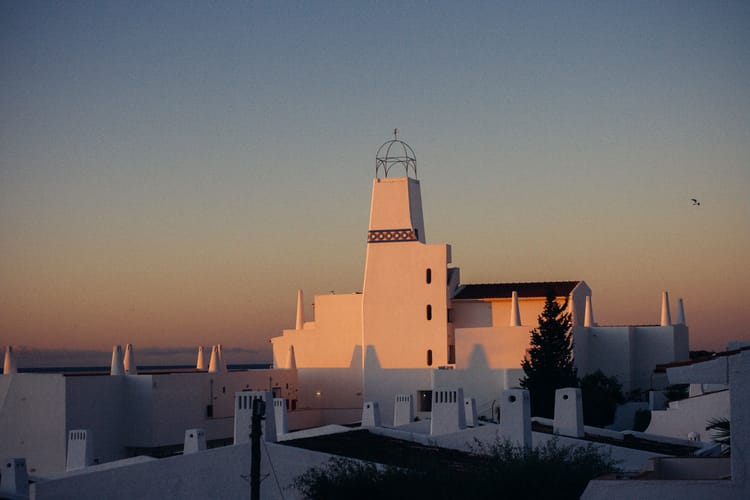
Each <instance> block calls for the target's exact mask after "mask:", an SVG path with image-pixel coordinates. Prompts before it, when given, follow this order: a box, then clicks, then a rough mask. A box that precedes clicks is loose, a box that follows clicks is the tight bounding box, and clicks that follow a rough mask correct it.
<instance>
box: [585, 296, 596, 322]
mask: <svg viewBox="0 0 750 500" xmlns="http://www.w3.org/2000/svg"><path fill="white" fill-rule="evenodd" d="M595 325H596V323H594V309H593V308H592V307H591V295H586V309H585V311H584V315H583V326H595Z"/></svg>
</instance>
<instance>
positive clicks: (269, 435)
mask: <svg viewBox="0 0 750 500" xmlns="http://www.w3.org/2000/svg"><path fill="white" fill-rule="evenodd" d="M234 399H235V405H234V444H241V443H247V442H249V441H250V426H251V424H252V419H253V403H254V401H256V400H260V401H263V403H264V404H265V413H264V418H263V422H262V425H261V432H262V434H263V439H265V440H266V441H268V442H272V443H275V442H276V439H277V436H276V418H275V417H274V415H273V393H271V391H241V392H237V393H235V395H234Z"/></svg>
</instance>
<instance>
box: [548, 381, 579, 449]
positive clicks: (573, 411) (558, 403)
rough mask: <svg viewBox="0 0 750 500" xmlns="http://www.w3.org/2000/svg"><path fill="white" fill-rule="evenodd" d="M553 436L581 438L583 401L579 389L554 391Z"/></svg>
mask: <svg viewBox="0 0 750 500" xmlns="http://www.w3.org/2000/svg"><path fill="white" fill-rule="evenodd" d="M553 432H554V433H555V434H560V435H563V436H569V437H575V438H581V437H583V400H582V398H581V389H578V388H573V387H568V388H565V389H557V390H556V391H555V424H554V428H553Z"/></svg>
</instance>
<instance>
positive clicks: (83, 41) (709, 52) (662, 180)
mask: <svg viewBox="0 0 750 500" xmlns="http://www.w3.org/2000/svg"><path fill="white" fill-rule="evenodd" d="M748 49H750V6H749V5H748V4H747V3H746V2H708V1H706V2H659V3H656V2H559V3H554V4H553V3H548V2H461V3H458V2H368V3H364V2H363V3H354V2H159V3H152V2H127V3H126V2H106V1H105V2H65V3H61V2H2V3H0V68H2V71H0V113H1V114H2V116H3V120H2V123H0V234H2V245H1V246H0V317H3V318H5V320H4V321H3V322H2V324H0V344H4V343H11V344H17V345H26V346H31V347H36V348H41V347H48V348H54V349H57V348H61V347H74V348H81V349H107V348H108V347H109V346H111V345H112V344H114V343H125V342H133V343H134V344H136V346H138V345H142V346H151V347H164V346H167V347H169V346H185V345H195V344H198V343H203V344H205V345H210V344H212V343H216V342H220V341H221V342H223V343H224V344H225V345H230V346H237V347H241V348H248V349H257V350H258V356H259V358H263V357H264V356H265V357H267V353H268V343H267V340H268V338H269V337H271V336H273V335H277V334H278V333H279V329H280V328H283V327H289V326H291V325H292V324H293V321H294V300H295V293H296V289H297V288H298V287H301V288H303V289H304V290H305V292H306V294H307V296H308V298H309V299H310V301H311V300H312V295H313V294H314V293H327V292H328V291H329V290H340V291H352V290H359V289H360V288H361V280H362V271H363V263H364V246H365V231H366V224H367V217H368V214H367V211H368V209H369V187H370V179H371V178H372V177H373V175H374V154H375V151H376V150H377V147H378V146H379V145H380V144H381V143H382V142H384V141H385V140H387V139H388V138H389V137H390V135H391V133H392V130H393V129H394V128H395V127H398V128H399V130H400V136H401V137H402V138H403V139H405V140H406V141H407V142H409V143H410V144H411V146H412V147H413V148H414V150H415V151H416V154H417V159H418V165H419V167H418V168H419V177H420V180H421V182H422V195H423V200H424V209H425V218H426V224H427V238H428V241H430V242H433V243H443V242H447V243H451V244H452V245H453V256H454V265H456V266H459V267H461V269H462V276H463V278H464V281H465V282H493V281H497V282H503V281H533V280H556V279H561V280H567V279H583V280H586V281H587V283H589V285H590V286H591V287H592V289H593V290H594V307H595V313H596V316H597V318H596V319H597V321H599V322H600V323H603V324H623V323H651V322H656V321H658V317H659V316H658V315H659V310H658V307H659V300H660V299H659V298H660V294H661V291H662V290H664V289H666V290H669V291H670V294H671V295H672V296H673V298H674V299H676V298H677V297H683V298H684V299H685V305H686V313H687V319H688V323H689V325H690V326H691V338H692V343H693V345H694V347H710V348H721V347H723V345H724V343H725V342H726V341H727V340H732V339H745V340H750V330H749V329H748V327H747V324H748V323H750V306H748V304H747V301H746V300H745V299H744V295H746V293H747V292H746V289H747V285H746V284H747V283H748V282H749V281H750V266H748V265H747V256H748V255H749V254H750V231H748V228H749V227H750V225H749V224H748V221H750V201H749V200H750V196H748V189H749V188H750V146H749V144H750V95H749V94H750V92H749V90H750V88H749V85H750V84H749V82H750V50H748ZM690 198H698V199H700V201H701V206H700V207H693V206H692V205H691V202H690ZM239 361H244V360H238V362H239ZM250 361H252V360H250Z"/></svg>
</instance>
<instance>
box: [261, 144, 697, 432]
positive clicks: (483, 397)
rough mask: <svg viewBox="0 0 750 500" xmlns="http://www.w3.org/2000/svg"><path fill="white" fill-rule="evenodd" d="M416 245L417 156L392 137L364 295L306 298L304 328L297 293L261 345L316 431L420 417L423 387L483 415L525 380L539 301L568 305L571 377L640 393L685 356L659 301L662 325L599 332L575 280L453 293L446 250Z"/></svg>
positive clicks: (421, 240)
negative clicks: (288, 374)
mask: <svg viewBox="0 0 750 500" xmlns="http://www.w3.org/2000/svg"><path fill="white" fill-rule="evenodd" d="M399 174H400V175H402V176H398V175H399ZM426 241H427V240H426V231H425V227H424V218H423V215H422V200H421V191H420V183H419V180H418V179H417V168H416V158H415V155H414V152H413V151H412V149H411V148H410V147H409V146H408V145H407V144H406V143H404V142H403V141H400V140H398V139H397V138H395V139H393V140H391V141H388V142H386V143H385V144H383V145H382V146H381V148H380V149H379V150H378V154H377V155H376V172H375V179H374V180H373V182H372V203H371V208H370V222H369V228H368V234H367V254H366V261H365V270H364V280H363V286H362V292H361V293H360V292H357V293H352V294H350V295H317V296H315V300H314V306H315V307H314V311H315V317H314V319H313V320H312V321H307V322H305V321H304V317H303V303H302V294H301V293H299V294H298V304H297V324H296V326H295V328H294V329H288V330H284V331H283V333H282V335H281V336H279V337H275V338H273V339H271V341H272V343H273V356H274V366H275V367H276V368H292V367H293V366H296V368H297V370H298V373H299V383H300V393H299V395H298V396H299V400H300V406H301V407H304V408H310V409H313V410H318V411H319V412H320V414H321V419H322V420H321V422H320V423H326V422H329V421H336V420H337V419H338V420H339V421H341V420H342V419H345V416H346V415H351V412H352V411H354V412H359V410H360V409H361V408H362V402H363V401H364V400H367V401H379V402H380V406H381V412H382V414H383V418H384V421H385V423H389V422H390V421H392V418H393V402H394V397H395V395H396V394H404V393H406V394H411V395H412V396H413V397H414V400H415V401H416V406H417V408H416V410H417V415H421V416H426V415H427V414H428V412H429V410H430V408H431V394H432V393H431V391H432V389H433V387H463V388H464V391H465V394H466V396H467V397H472V398H475V399H476V401H477V409H478V412H479V414H480V415H489V414H490V413H491V411H492V408H493V407H495V403H496V398H497V395H498V394H500V393H501V391H502V390H504V389H507V388H510V387H514V386H517V385H518V381H519V378H521V377H522V376H523V373H522V370H521V369H520V364H521V360H522V359H523V357H524V355H525V353H526V349H527V348H528V346H529V331H530V330H531V329H532V328H534V327H536V326H537V316H538V315H539V313H540V312H541V310H542V308H543V306H544V302H545V299H546V296H547V293H548V292H552V293H553V294H554V295H555V297H556V298H557V300H558V301H559V302H560V303H564V302H565V301H566V300H567V301H568V305H569V308H570V309H569V310H570V312H571V314H572V319H573V336H574V341H575V362H576V365H577V368H578V370H579V374H581V375H583V374H586V373H591V372H594V371H596V370H602V371H603V372H604V373H606V374H608V375H615V376H617V378H618V380H619V381H620V382H621V383H622V384H623V389H624V390H625V391H630V390H632V389H648V388H650V387H651V385H652V384H651V374H652V371H653V369H654V367H655V365H656V364H659V363H669V362H672V361H678V360H686V359H687V358H688V329H687V326H685V325H684V324H672V322H671V319H670V314H669V302H668V298H667V297H666V293H665V296H664V301H663V304H662V321H661V324H660V325H657V326H619V327H603V326H598V325H596V323H595V322H594V321H593V310H592V308H591V289H590V288H589V287H588V285H586V283H585V282H583V281H566V282H545V283H501V284H462V283H460V273H459V269H458V268H457V267H451V247H450V245H447V244H428V243H427V242H426ZM679 318H680V319H682V318H684V314H683V313H682V311H681V310H680V314H679ZM678 323H684V320H682V321H679V320H678Z"/></svg>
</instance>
